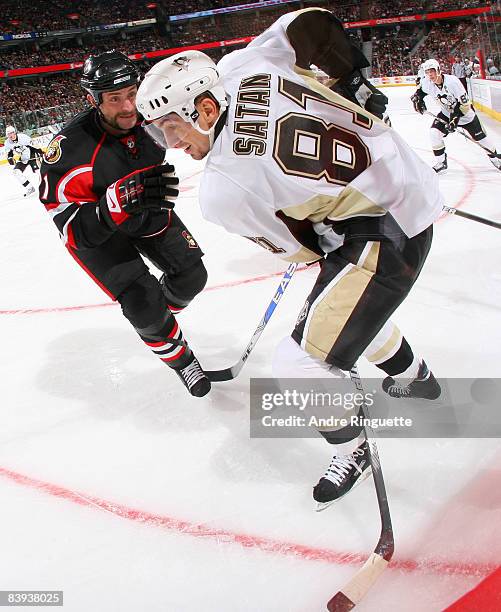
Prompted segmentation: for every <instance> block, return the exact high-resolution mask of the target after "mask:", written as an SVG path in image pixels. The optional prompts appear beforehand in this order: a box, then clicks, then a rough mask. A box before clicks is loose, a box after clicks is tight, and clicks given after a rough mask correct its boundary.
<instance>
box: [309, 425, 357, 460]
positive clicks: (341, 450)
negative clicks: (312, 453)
mask: <svg viewBox="0 0 501 612" xmlns="http://www.w3.org/2000/svg"><path fill="white" fill-rule="evenodd" d="M320 433H321V434H322V436H323V437H324V438H325V439H326V440H327V442H328V443H329V444H333V445H335V449H334V453H335V455H336V456H337V457H342V456H343V455H349V454H351V453H353V452H354V451H356V450H357V448H358V447H359V446H360V445H361V444H362V443H363V442H364V441H365V434H364V433H363V432H362V431H361V432H360V433H359V434H358V435H357V436H355V437H354V438H353V439H352V440H349V441H348V442H343V443H341V444H337V442H338V441H339V438H337V437H334V436H333V435H332V434H333V432H330V431H320Z"/></svg>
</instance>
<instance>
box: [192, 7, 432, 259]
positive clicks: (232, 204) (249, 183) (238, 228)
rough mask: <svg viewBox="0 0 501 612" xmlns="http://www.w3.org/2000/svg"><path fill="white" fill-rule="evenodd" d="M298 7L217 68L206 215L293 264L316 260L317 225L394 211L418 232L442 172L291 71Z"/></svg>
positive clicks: (203, 192) (304, 74) (203, 197)
mask: <svg viewBox="0 0 501 612" xmlns="http://www.w3.org/2000/svg"><path fill="white" fill-rule="evenodd" d="M306 10H319V9H306ZM299 12H300V11H298V12H294V13H289V14H287V15H284V16H283V17H281V18H280V19H279V20H277V21H276V22H275V23H274V24H273V25H272V26H271V27H270V28H269V29H268V30H266V31H265V32H264V33H263V34H261V35H260V36H258V37H257V38H256V39H255V40H254V41H253V42H252V43H250V44H249V45H248V46H247V47H246V48H245V49H243V50H240V51H234V52H233V53H230V54H228V55H227V56H225V57H224V58H223V59H222V60H221V61H220V62H219V64H218V70H219V71H220V74H221V76H222V84H223V86H224V88H225V90H226V92H227V93H228V94H229V98H230V105H229V109H228V115H227V122H226V125H225V127H224V128H223V130H222V131H221V133H220V134H219V135H218V136H217V138H216V140H215V143H214V146H213V148H212V150H211V151H210V153H209V156H208V161H207V165H206V168H205V172H204V175H203V178H202V182H201V185H200V205H201V209H202V214H203V215H204V217H205V218H206V219H207V220H209V221H212V222H214V223H217V224H219V225H221V226H223V227H224V228H226V229H227V230H228V231H229V232H231V233H236V234H240V235H241V236H245V237H248V238H251V239H252V240H254V241H255V242H257V243H258V244H260V245H261V246H264V247H265V248H268V249H269V250H271V251H272V252H274V253H276V254H278V255H279V256H281V257H282V258H284V259H287V260H289V261H313V260H315V259H318V256H319V255H318V252H319V249H318V236H315V234H314V232H312V231H311V230H312V228H316V231H317V232H318V233H322V231H323V228H325V225H324V224H323V222H324V221H325V222H327V223H329V221H336V220H345V219H348V218H353V217H359V216H380V215H384V214H386V212H387V211H390V212H391V214H392V215H393V216H394V218H395V219H396V221H397V222H398V224H399V225H400V227H401V228H402V230H403V231H404V232H405V234H406V235H407V236H409V237H412V236H415V235H416V234H418V233H420V232H422V231H423V230H424V229H425V228H427V227H428V226H429V225H431V224H432V223H433V221H435V220H436V219H437V217H438V216H439V214H440V212H441V210H442V206H443V199H442V197H441V194H440V192H439V187H438V179H437V176H436V174H435V172H433V170H432V169H431V168H430V167H429V166H428V165H427V164H425V163H424V162H423V161H422V160H421V159H420V158H419V157H418V156H417V155H416V154H415V153H414V152H413V151H412V150H411V149H410V147H409V146H408V145H407V144H406V143H405V142H404V141H403V140H402V138H400V136H399V135H398V134H397V133H396V132H395V131H393V130H392V129H391V128H389V127H387V126H386V125H385V124H384V123H383V122H382V121H380V120H378V119H377V118H376V117H375V116H373V115H371V114H369V113H367V112H366V111H364V110H363V109H361V108H360V107H358V106H356V105H354V104H352V103H351V102H349V101H347V100H346V99H345V98H342V97H341V96H339V95H338V94H335V93H333V92H332V91H331V90H329V89H327V88H325V87H324V86H322V85H321V84H319V83H318V82H316V81H315V80H314V79H312V78H310V77H309V76H308V71H305V70H299V69H297V68H296V69H295V68H294V64H295V52H294V49H293V48H292V47H291V45H290V43H289V40H288V38H287V35H286V28H287V26H288V24H289V23H290V22H291V21H292V20H293V19H295V18H296V16H297V15H298V13H299ZM299 72H301V74H300V73H299ZM307 229H309V230H310V233H309V234H308V231H307ZM311 234H313V235H314V236H315V240H313V241H311ZM314 242H316V244H314Z"/></svg>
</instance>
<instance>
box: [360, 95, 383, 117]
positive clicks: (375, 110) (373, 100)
mask: <svg viewBox="0 0 501 612" xmlns="http://www.w3.org/2000/svg"><path fill="white" fill-rule="evenodd" d="M387 105H388V98H387V97H386V96H385V95H384V93H381V92H374V93H371V95H370V96H369V97H368V98H367V102H366V103H365V109H366V110H368V111H369V113H372V114H373V115H376V117H379V118H380V119H382V118H383V115H384V114H385V112H386V106H387Z"/></svg>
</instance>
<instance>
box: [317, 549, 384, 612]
mask: <svg viewBox="0 0 501 612" xmlns="http://www.w3.org/2000/svg"><path fill="white" fill-rule="evenodd" d="M388 562H389V559H388V560H386V559H384V558H383V557H382V556H381V555H379V554H378V553H376V552H373V553H372V554H371V556H370V557H369V558H368V559H367V561H366V562H365V563H364V564H363V565H362V567H361V568H360V569H359V570H358V572H357V573H356V574H355V575H354V576H353V578H352V579H351V580H350V581H349V582H348V584H347V585H346V586H345V587H344V588H343V590H342V591H339V592H338V593H336V594H335V595H334V597H333V598H332V599H330V600H329V603H328V604H327V609H328V610H329V612H345V611H346V610H352V609H353V608H354V607H355V606H356V605H357V604H358V603H359V602H360V600H361V599H362V598H363V597H364V596H365V595H366V594H367V592H368V591H369V589H370V588H371V587H372V585H373V584H374V583H375V582H376V580H377V579H378V578H379V576H380V575H381V574H382V573H383V572H384V570H385V569H386V567H387V565H388Z"/></svg>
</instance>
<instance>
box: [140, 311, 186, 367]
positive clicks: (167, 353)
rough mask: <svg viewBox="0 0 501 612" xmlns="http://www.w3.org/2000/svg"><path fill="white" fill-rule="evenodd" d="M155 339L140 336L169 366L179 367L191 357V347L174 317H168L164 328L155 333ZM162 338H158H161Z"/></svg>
mask: <svg viewBox="0 0 501 612" xmlns="http://www.w3.org/2000/svg"><path fill="white" fill-rule="evenodd" d="M155 336H156V338H157V339H156V340H153V339H148V338H145V337H143V336H142V339H143V341H144V343H145V344H146V346H147V347H148V348H149V349H151V350H152V351H153V353H154V354H155V355H156V356H157V357H159V358H160V360H161V361H163V362H164V363H166V364H167V365H168V366H169V367H171V368H181V367H184V366H185V365H186V363H187V362H188V361H189V360H190V358H191V355H192V353H191V349H190V348H189V347H188V345H187V344H186V342H185V340H184V337H183V332H182V331H181V328H180V327H179V325H178V323H177V321H176V319H174V317H172V316H171V317H169V318H168V320H167V323H166V324H165V325H164V328H163V329H162V330H161V331H160V332H159V333H158V334H155ZM162 337H163V339H158V338H162Z"/></svg>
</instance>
